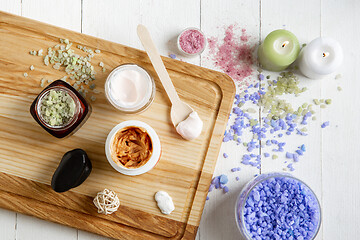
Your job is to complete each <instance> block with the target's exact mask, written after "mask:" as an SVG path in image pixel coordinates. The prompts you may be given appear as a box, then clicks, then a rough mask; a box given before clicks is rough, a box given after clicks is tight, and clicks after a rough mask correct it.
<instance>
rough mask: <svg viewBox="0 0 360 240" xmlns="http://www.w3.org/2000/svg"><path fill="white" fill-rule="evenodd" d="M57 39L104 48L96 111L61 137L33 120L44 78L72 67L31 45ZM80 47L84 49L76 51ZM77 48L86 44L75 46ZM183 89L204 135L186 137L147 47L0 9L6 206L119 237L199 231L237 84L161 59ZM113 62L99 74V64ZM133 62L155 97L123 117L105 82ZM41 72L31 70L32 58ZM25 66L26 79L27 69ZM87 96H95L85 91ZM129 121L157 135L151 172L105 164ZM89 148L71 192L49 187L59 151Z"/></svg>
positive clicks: (0, 161) (2, 202) (0, 185)
mask: <svg viewBox="0 0 360 240" xmlns="http://www.w3.org/2000/svg"><path fill="white" fill-rule="evenodd" d="M59 38H67V39H69V40H70V41H71V42H73V46H75V47H73V48H72V49H75V48H76V45H78V44H80V45H83V46H86V47H88V48H91V49H93V50H94V49H100V50H101V53H100V54H96V55H95V57H94V58H93V60H92V63H93V65H94V66H96V67H95V70H96V71H97V75H96V80H95V83H96V85H97V86H98V87H97V89H99V90H100V93H99V94H96V95H95V96H96V98H97V100H96V101H95V102H91V101H89V102H91V105H92V108H93V111H92V114H91V116H90V118H89V119H88V121H87V122H86V123H85V124H84V126H83V127H82V128H81V129H80V130H79V131H78V132H77V133H75V134H74V135H73V136H71V137H69V138H66V139H57V138H55V137H53V136H51V135H49V134H48V133H47V132H46V131H44V130H43V129H42V128H41V127H40V126H38V125H37V123H36V122H35V121H34V120H33V119H32V117H31V115H30V112H29V107H30V105H31V103H32V101H33V100H34V99H35V97H36V96H37V94H38V93H39V92H40V91H41V90H42V88H41V87H40V79H41V78H46V79H52V80H56V79H59V78H61V77H63V76H64V75H65V72H64V71H59V70H55V69H53V68H51V67H50V66H45V65H44V64H43V60H42V57H38V56H32V55H30V54H29V51H30V50H39V49H44V51H46V50H47V48H48V47H50V46H51V47H52V46H54V45H56V44H57V43H59ZM77 50H78V49H77ZM78 51H79V53H80V50H78ZM163 60H164V63H165V66H166V68H167V70H168V71H169V74H170V77H171V79H172V80H173V82H174V86H175V87H176V89H177V91H178V93H179V96H180V98H181V99H182V100H184V101H185V102H187V103H188V104H189V105H191V106H192V107H193V108H194V109H195V110H196V111H197V112H198V113H199V115H200V117H201V119H202V120H203V121H204V128H203V132H202V134H201V136H200V137H199V138H198V139H196V140H194V141H185V140H183V139H182V138H181V137H180V136H179V135H178V134H177V133H176V131H175V129H174V128H173V126H172V124H171V121H170V102H169V100H168V98H167V96H166V94H165V91H164V89H163V87H162V85H161V83H160V81H159V79H158V78H157V75H156V73H155V71H154V69H153V67H152V65H151V63H150V62H149V59H148V57H147V55H146V53H145V52H143V51H140V50H137V49H134V48H130V47H126V46H123V45H120V44H116V43H112V42H109V41H105V40H102V39H98V38H95V37H91V36H87V35H84V34H81V33H77V32H73V31H69V30H65V29H62V28H58V27H54V26H51V25H48V24H44V23H40V22H37V21H34V20H30V19H27V18H23V17H19V16H15V15H11V14H7V13H4V12H0V134H1V138H0V207H3V208H7V209H10V210H13V211H17V212H20V213H24V214H29V215H33V216H36V217H39V218H42V219H45V220H49V221H53V222H57V223H60V224H64V225H67V226H71V227H75V228H78V229H82V230H86V231H90V232H94V233H97V234H101V235H104V236H107V237H112V238H117V239H194V238H195V235H196V231H197V228H198V226H199V223H200V218H201V214H202V210H203V207H204V204H205V199H206V195H207V192H208V187H209V184H210V181H211V178H212V174H213V171H214V167H215V163H216V160H217V157H218V153H219V149H220V145H221V142H222V137H223V133H224V130H225V127H226V123H227V120H228V116H229V112H230V110H231V107H232V103H233V97H234V94H235V86H234V83H233V81H232V79H231V78H230V77H228V76H227V75H225V74H222V73H220V72H216V71H212V70H209V69H205V68H201V67H198V66H195V65H191V64H188V63H185V62H181V61H177V60H173V59H169V58H165V57H163ZM100 61H102V62H104V64H105V67H106V68H107V70H106V72H102V71H101V69H100V67H98V63H99V62H100ZM123 63H136V64H139V65H140V66H142V67H144V68H145V69H146V70H147V71H149V73H150V74H151V75H152V76H153V77H154V79H155V82H156V87H157V92H156V97H155V101H154V102H153V104H152V105H151V107H150V108H149V109H148V110H147V111H145V112H143V113H141V114H139V115H123V114H121V113H120V112H118V111H117V110H116V109H115V108H113V107H112V106H111V105H110V104H109V103H108V102H107V101H106V98H105V96H104V94H103V93H104V88H103V86H104V81H105V79H106V76H107V75H108V74H109V72H110V71H111V69H113V68H115V67H116V66H118V65H120V64H123ZM30 65H34V67H35V70H34V71H30V70H29V66H30ZM24 72H27V73H28V74H29V76H28V77H24V76H23V73H24ZM89 96H90V95H89V94H88V97H89ZM129 119H137V120H140V121H144V122H146V123H148V124H149V125H150V126H152V127H153V128H154V129H155V131H156V132H157V133H158V135H159V137H160V141H161V144H162V156H161V159H160V161H159V163H158V164H157V165H156V167H155V168H154V169H152V170H151V171H150V172H148V173H146V174H143V175H140V176H135V177H131V176H125V175H122V174H120V173H118V172H117V171H115V170H114V169H113V168H112V167H111V166H110V164H109V163H108V162H107V160H106V157H105V153H104V143H105V139H106V136H107V134H108V133H109V131H110V130H111V129H112V128H113V127H114V126H115V125H116V124H118V123H119V122H122V121H124V120H129ZM74 148H82V149H84V150H85V151H86V152H87V153H88V155H89V158H90V159H91V161H92V164H93V171H92V173H91V174H90V176H89V178H88V179H87V180H86V181H85V182H84V183H83V184H82V185H81V186H79V187H77V188H75V189H72V190H71V191H68V192H66V193H62V194H59V193H56V192H54V191H53V190H52V189H51V187H50V186H49V184H50V181H51V177H52V174H53V173H54V171H55V169H56V167H57V165H58V164H59V161H60V159H61V157H62V155H63V154H64V153H65V152H67V151H69V150H72V149H74ZM104 188H109V189H112V190H114V191H115V192H116V193H117V194H118V196H119V199H120V202H121V206H120V208H119V210H118V211H117V212H116V213H114V214H112V215H108V216H105V215H101V214H98V213H97V209H96V208H95V206H94V205H93V203H92V199H93V197H94V196H95V195H96V193H97V192H99V191H102V190H103V189H104ZM159 190H164V191H166V192H168V193H169V194H170V196H172V198H173V200H174V204H175V210H174V211H173V212H172V213H171V214H170V215H162V214H161V212H160V211H159V209H158V208H157V206H156V202H155V200H154V194H155V193H156V192H157V191H159Z"/></svg>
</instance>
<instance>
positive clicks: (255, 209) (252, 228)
mask: <svg viewBox="0 0 360 240" xmlns="http://www.w3.org/2000/svg"><path fill="white" fill-rule="evenodd" d="M242 209H243V211H242V213H241V214H242V219H243V220H241V219H239V220H240V221H243V225H244V228H245V231H246V233H247V234H248V235H249V237H250V238H251V239H259V240H261V239H284V240H285V239H286V240H288V239H294V240H295V239H297V240H299V239H302V240H308V239H312V238H313V237H314V236H315V235H316V233H317V230H318V227H319V225H320V206H319V203H318V201H317V199H316V197H315V195H314V194H313V192H312V191H311V190H310V189H309V188H308V187H307V186H306V185H305V184H303V183H302V182H300V181H298V180H296V179H293V178H290V177H271V178H268V179H266V180H264V181H263V182H260V183H259V184H258V185H256V186H255V187H254V188H253V190H251V192H250V193H249V195H248V198H247V199H246V202H245V204H244V207H243V208H242ZM239 216H241V215H239Z"/></svg>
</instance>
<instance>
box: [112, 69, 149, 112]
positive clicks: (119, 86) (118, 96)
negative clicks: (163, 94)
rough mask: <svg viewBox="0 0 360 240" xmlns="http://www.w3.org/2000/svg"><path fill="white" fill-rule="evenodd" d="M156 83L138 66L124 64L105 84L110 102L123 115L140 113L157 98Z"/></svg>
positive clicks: (115, 70) (113, 71)
mask: <svg viewBox="0 0 360 240" xmlns="http://www.w3.org/2000/svg"><path fill="white" fill-rule="evenodd" d="M155 92H156V87H155V82H154V79H153V78H152V77H151V76H150V74H149V73H148V72H147V71H146V70H145V69H144V68H142V67H140V66H138V65H136V64H123V65H120V66H118V67H116V68H115V69H114V70H112V71H111V73H110V74H109V76H108V77H107V79H106V82H105V95H106V97H107V99H108V101H109V102H110V103H111V104H112V105H113V106H114V107H115V108H117V109H119V110H120V111H122V112H123V113H139V112H142V111H144V110H145V109H147V108H148V107H149V106H150V105H151V103H152V102H153V100H154V98H155Z"/></svg>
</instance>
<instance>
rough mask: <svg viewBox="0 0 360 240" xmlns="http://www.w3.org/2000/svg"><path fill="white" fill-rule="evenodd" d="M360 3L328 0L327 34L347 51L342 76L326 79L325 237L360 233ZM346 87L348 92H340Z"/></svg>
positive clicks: (324, 20) (324, 15) (324, 27)
mask: <svg viewBox="0 0 360 240" xmlns="http://www.w3.org/2000/svg"><path fill="white" fill-rule="evenodd" d="M359 9H360V2H359V1H356V0H347V1H341V2H339V1H335V0H329V1H322V12H321V13H322V14H321V16H322V18H321V22H322V26H321V27H322V35H323V36H328V37H332V38H335V39H336V40H338V41H339V42H340V44H341V46H342V47H343V50H344V63H343V65H342V67H341V68H340V69H339V71H338V72H337V73H342V75H343V77H342V78H341V79H339V80H334V79H333V78H331V79H330V80H323V84H322V97H324V98H332V99H333V104H332V106H331V107H330V108H329V109H326V110H325V111H323V113H322V119H323V121H325V120H330V126H329V127H327V128H325V129H323V131H322V157H323V165H322V170H323V179H322V183H323V206H322V207H323V208H322V210H323V229H324V234H323V236H324V239H326V240H327V239H330V240H332V239H359V236H360V228H359V226H360V188H359V183H360V175H359V170H360V161H359V155H360V148H359V143H358V138H359V137H358V136H359V133H360V125H359V118H360V104H359V103H360V95H359V94H357V92H358V89H360V82H359V77H360V71H359V65H360V58H359V56H360V48H359V45H358V44H357V43H358V42H359V41H360V34H359V30H358V27H359V23H360V16H359ZM337 86H341V87H342V89H343V91H342V92H339V91H337Z"/></svg>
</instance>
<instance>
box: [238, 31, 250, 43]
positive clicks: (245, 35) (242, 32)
mask: <svg viewBox="0 0 360 240" xmlns="http://www.w3.org/2000/svg"><path fill="white" fill-rule="evenodd" d="M240 40H241V41H243V42H247V41H249V36H248V35H247V34H246V29H245V28H243V29H241V36H240Z"/></svg>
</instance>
